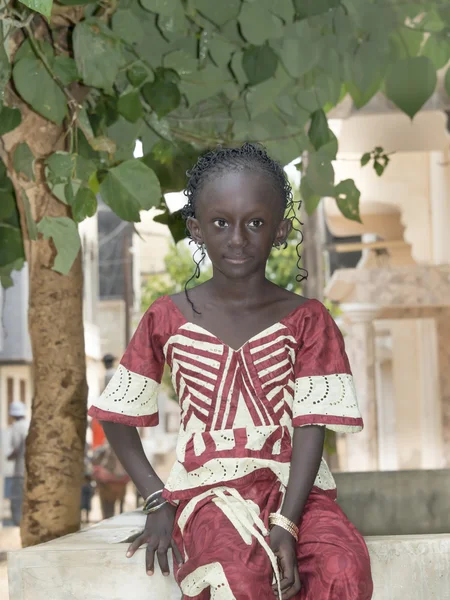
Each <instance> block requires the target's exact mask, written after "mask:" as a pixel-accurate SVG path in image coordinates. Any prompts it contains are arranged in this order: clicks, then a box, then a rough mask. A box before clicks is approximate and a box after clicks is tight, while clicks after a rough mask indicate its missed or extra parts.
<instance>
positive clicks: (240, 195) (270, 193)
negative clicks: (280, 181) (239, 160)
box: [196, 170, 283, 210]
mask: <svg viewBox="0 0 450 600" xmlns="http://www.w3.org/2000/svg"><path fill="white" fill-rule="evenodd" d="M282 200H283V199H282V197H281V194H280V191H279V190H277V189H276V187H275V185H274V182H273V181H272V179H271V177H270V176H269V175H266V174H264V173H261V172H258V171H250V170H240V171H231V172H225V173H217V174H216V173H214V174H212V175H211V177H210V178H208V179H207V180H206V181H205V183H204V184H203V186H202V187H201V190H200V193H199V195H198V197H197V199H196V208H201V209H203V208H206V207H209V208H210V209H217V208H223V209H226V208H227V207H229V208H230V209H233V210H236V208H239V207H242V208H245V209H251V208H252V207H255V208H264V207H267V208H268V209H271V210H273V208H274V207H275V206H277V205H278V204H280V203H281V202H282Z"/></svg>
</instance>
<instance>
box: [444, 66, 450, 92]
mask: <svg viewBox="0 0 450 600" xmlns="http://www.w3.org/2000/svg"><path fill="white" fill-rule="evenodd" d="M444 86H445V91H446V92H447V95H448V96H450V67H449V68H448V69H447V72H446V73H445V79H444Z"/></svg>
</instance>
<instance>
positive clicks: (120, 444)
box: [101, 421, 164, 499]
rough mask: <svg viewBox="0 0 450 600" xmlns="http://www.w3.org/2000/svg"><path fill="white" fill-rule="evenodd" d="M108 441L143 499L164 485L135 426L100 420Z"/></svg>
mask: <svg viewBox="0 0 450 600" xmlns="http://www.w3.org/2000/svg"><path fill="white" fill-rule="evenodd" d="M101 424H102V426H103V431H104V432H105V435H106V437H107V438H108V442H109V443H110V445H111V447H112V449H113V450H114V452H115V454H116V456H117V458H118V459H119V460H120V462H121V464H122V466H123V468H124V469H125V471H126V472H127V473H128V475H129V476H130V477H131V479H132V480H133V483H134V484H135V486H136V487H137V489H138V491H139V493H140V494H141V496H142V497H143V498H144V499H145V498H147V497H148V496H149V495H150V494H153V492H156V491H158V490H160V489H162V488H163V487H164V483H163V482H162V481H161V479H160V478H159V477H158V475H157V474H156V473H155V471H154V469H153V467H152V466H151V464H150V463H149V462H148V460H147V457H146V456H145V452H144V449H143V447H142V442H141V438H140V437H139V433H138V431H137V429H136V427H130V426H129V425H122V424H120V423H111V422H109V421H102V422H101Z"/></svg>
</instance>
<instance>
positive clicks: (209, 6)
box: [193, 0, 241, 26]
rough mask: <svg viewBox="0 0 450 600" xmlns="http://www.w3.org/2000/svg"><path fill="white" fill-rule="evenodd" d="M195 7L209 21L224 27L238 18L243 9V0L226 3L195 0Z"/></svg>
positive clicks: (227, 1)
mask: <svg viewBox="0 0 450 600" xmlns="http://www.w3.org/2000/svg"><path fill="white" fill-rule="evenodd" d="M193 5H194V6H195V8H196V9H197V10H198V11H199V12H200V13H202V15H204V16H205V17H206V18H207V19H208V20H209V21H211V22H212V23H215V24H216V25H219V26H222V25H225V23H227V22H228V21H231V19H235V18H236V17H237V16H238V14H239V11H240V9H241V0H226V2H211V0H193Z"/></svg>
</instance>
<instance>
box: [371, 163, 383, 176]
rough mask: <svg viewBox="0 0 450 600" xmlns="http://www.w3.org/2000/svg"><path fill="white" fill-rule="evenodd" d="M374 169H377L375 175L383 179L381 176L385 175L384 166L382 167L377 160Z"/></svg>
mask: <svg viewBox="0 0 450 600" xmlns="http://www.w3.org/2000/svg"><path fill="white" fill-rule="evenodd" d="M373 168H374V169H375V173H376V174H377V175H378V177H381V175H383V171H384V165H382V164H381V163H380V162H378V161H377V160H374V161H373Z"/></svg>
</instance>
